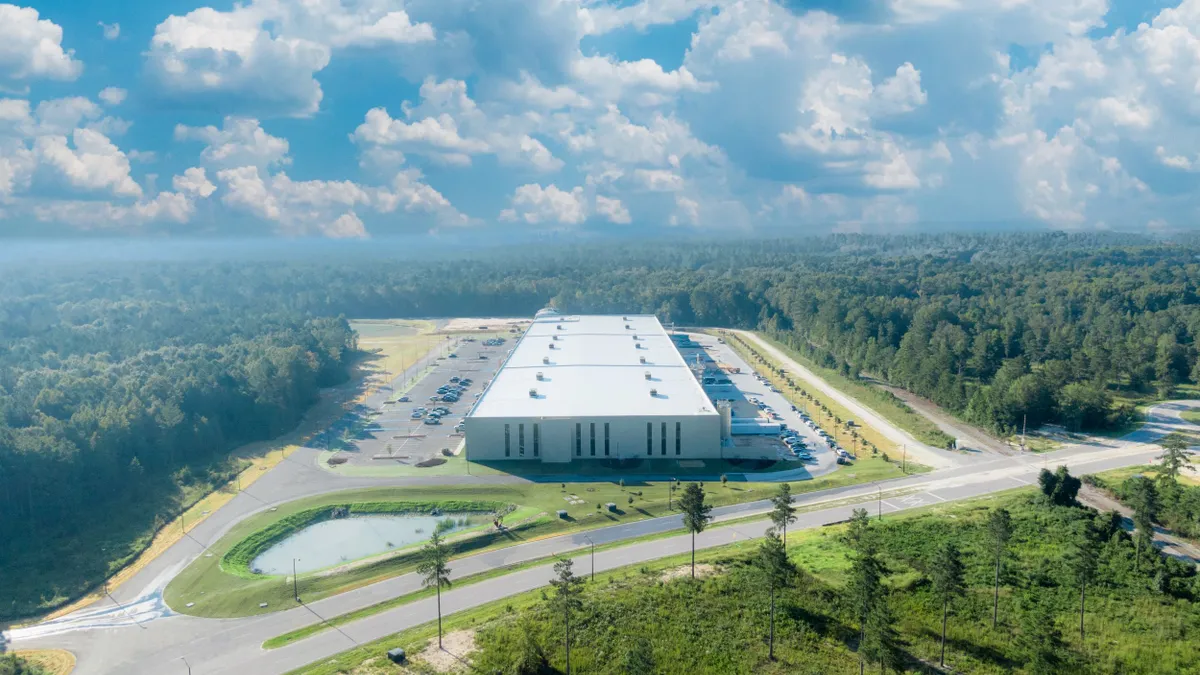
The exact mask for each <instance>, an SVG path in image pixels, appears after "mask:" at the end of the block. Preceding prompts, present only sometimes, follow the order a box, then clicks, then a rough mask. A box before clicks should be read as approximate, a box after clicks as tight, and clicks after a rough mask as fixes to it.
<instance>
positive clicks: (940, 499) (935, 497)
mask: <svg viewBox="0 0 1200 675" xmlns="http://www.w3.org/2000/svg"><path fill="white" fill-rule="evenodd" d="M925 494H927V495H929V496H930V497H933V498H934V499H936V500H938V501H942V502H944V501H948V500H946V499H942V498H941V497H939V496H937V495H935V494H933V493H932V492H928V491H927V492H926V493H925Z"/></svg>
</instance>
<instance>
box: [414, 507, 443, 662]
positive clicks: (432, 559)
mask: <svg viewBox="0 0 1200 675" xmlns="http://www.w3.org/2000/svg"><path fill="white" fill-rule="evenodd" d="M449 560H450V547H449V546H447V545H446V541H445V540H444V539H442V533H441V530H440V529H437V528H434V530H433V534H432V535H431V536H430V537H429V543H428V544H425V547H424V548H422V549H421V564H420V565H418V566H417V574H419V575H421V585H422V586H424V587H425V588H429V587H430V586H433V587H434V588H436V589H437V613H438V649H441V648H442V587H443V586H445V587H447V588H449V587H450V568H449V567H448V566H447V564H446V563H447V562H449Z"/></svg>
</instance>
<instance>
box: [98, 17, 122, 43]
mask: <svg viewBox="0 0 1200 675" xmlns="http://www.w3.org/2000/svg"><path fill="white" fill-rule="evenodd" d="M97 24H98V25H99V26H100V30H101V31H103V32H104V39H105V40H116V39H117V38H119V37H121V24H119V23H116V22H113V23H111V24H109V23H104V22H103V21H99V22H97Z"/></svg>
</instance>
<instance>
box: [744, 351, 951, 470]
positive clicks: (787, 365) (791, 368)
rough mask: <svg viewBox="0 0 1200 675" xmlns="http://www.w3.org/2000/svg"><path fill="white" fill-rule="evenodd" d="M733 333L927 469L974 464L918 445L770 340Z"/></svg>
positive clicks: (914, 440)
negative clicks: (769, 341)
mask: <svg viewBox="0 0 1200 675" xmlns="http://www.w3.org/2000/svg"><path fill="white" fill-rule="evenodd" d="M733 332H734V333H737V334H738V335H740V336H742V338H743V339H745V340H747V341H748V342H750V343H752V344H754V345H755V346H756V347H757V348H758V349H759V350H761V351H762V352H763V353H765V354H766V355H768V356H770V357H771V358H773V359H775V360H776V361H778V362H779V363H780V365H782V366H783V368H784V370H786V371H788V372H790V373H795V374H796V375H798V376H799V377H800V379H802V380H805V381H806V382H808V384H809V385H810V386H812V387H813V388H814V389H817V390H818V391H820V392H821V393H822V394H824V395H825V396H828V397H829V398H831V399H833V400H834V401H837V403H838V405H841V406H842V407H844V408H845V409H846V410H849V411H850V412H851V413H853V414H854V415H856V418H855V419H857V420H858V421H860V422H862V423H864V424H866V425H867V426H869V427H872V428H874V429H875V430H876V431H878V432H879V433H881V434H883V435H884V437H885V438H887V439H888V440H890V441H891V442H893V443H895V444H896V445H903V446H904V447H905V448H906V449H907V452H908V453H909V455H910V456H911V457H912V458H913V459H914V460H915V461H917V462H920V463H921V464H924V465H926V466H931V467H933V468H935V469H941V468H946V467H953V466H959V465H962V464H966V463H969V462H972V461H973V459H974V458H972V457H968V456H963V455H959V454H957V453H954V452H950V451H947V450H943V449H941V448H935V447H933V446H930V445H926V444H924V443H922V442H920V441H918V440H917V439H916V438H915V437H914V436H913V435H912V434H910V433H908V432H907V431H905V430H903V429H901V428H899V427H897V426H895V425H894V424H892V423H891V422H889V421H888V420H887V419H885V418H884V417H883V416H882V415H880V414H879V413H876V412H875V411H874V410H871V409H870V408H868V407H866V406H865V405H863V404H861V403H859V402H858V401H857V400H855V399H853V398H850V397H849V396H847V395H846V394H843V393H842V392H840V391H838V390H837V389H836V388H834V387H833V386H832V385H830V384H829V383H828V382H826V381H825V380H823V379H821V378H820V377H818V376H817V375H816V373H813V372H812V371H811V370H809V369H808V368H805V367H804V366H802V365H800V364H799V363H797V362H796V361H794V360H793V359H791V358H790V357H789V356H788V355H787V354H784V353H783V352H782V351H780V350H779V349H777V348H776V347H775V346H773V345H771V344H770V343H768V342H767V341H766V340H763V339H762V338H760V337H759V336H757V335H755V334H754V333H752V332H749V331H743V330H735V331H733Z"/></svg>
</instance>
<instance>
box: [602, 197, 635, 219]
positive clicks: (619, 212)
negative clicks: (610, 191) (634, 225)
mask: <svg viewBox="0 0 1200 675" xmlns="http://www.w3.org/2000/svg"><path fill="white" fill-rule="evenodd" d="M596 213H597V214H598V215H601V216H604V217H605V218H607V219H608V220H609V222H613V223H616V224H618V225H628V224H629V223H630V222H632V219H631V218H630V217H629V209H627V208H625V205H624V204H622V203H621V200H620V199H615V198H611V197H605V196H604V195H596Z"/></svg>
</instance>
